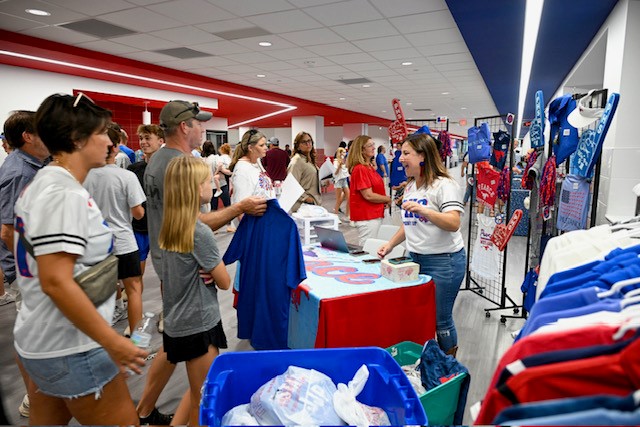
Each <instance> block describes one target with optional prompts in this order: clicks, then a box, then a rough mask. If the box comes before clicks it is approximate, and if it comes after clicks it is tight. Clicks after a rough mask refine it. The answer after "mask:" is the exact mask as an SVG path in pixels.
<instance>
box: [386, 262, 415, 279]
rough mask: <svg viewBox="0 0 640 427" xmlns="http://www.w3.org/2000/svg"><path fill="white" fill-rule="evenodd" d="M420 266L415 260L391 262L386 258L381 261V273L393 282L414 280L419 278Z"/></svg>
mask: <svg viewBox="0 0 640 427" xmlns="http://www.w3.org/2000/svg"><path fill="white" fill-rule="evenodd" d="M418 273H420V266H419V265H418V264H416V263H415V262H404V263H402V264H391V263H390V262H389V261H387V260H386V259H383V260H382V262H381V263H380V274H382V276H383V277H386V278H387V279H389V280H391V281H392V282H412V281H414V280H418Z"/></svg>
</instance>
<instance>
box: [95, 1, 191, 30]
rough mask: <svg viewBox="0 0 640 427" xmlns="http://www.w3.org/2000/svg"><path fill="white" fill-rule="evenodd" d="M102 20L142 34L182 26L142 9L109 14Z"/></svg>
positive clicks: (101, 17)
mask: <svg viewBox="0 0 640 427" xmlns="http://www.w3.org/2000/svg"><path fill="white" fill-rule="evenodd" d="M100 19H101V20H103V21H107V22H111V23H112V24H116V25H120V26H121V27H125V28H131V29H134V28H135V29H137V30H138V31H140V32H145V31H157V30H164V29H167V28H173V27H179V26H181V25H182V23H181V22H180V21H177V20H175V19H171V18H168V17H166V16H164V15H161V14H159V13H156V12H153V11H151V10H149V9H146V8H142V7H137V8H135V9H129V10H122V11H120V12H114V13H108V14H106V15H101V16H100Z"/></svg>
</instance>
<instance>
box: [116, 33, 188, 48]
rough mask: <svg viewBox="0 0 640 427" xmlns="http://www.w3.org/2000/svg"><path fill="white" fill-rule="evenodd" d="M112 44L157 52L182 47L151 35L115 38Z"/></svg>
mask: <svg viewBox="0 0 640 427" xmlns="http://www.w3.org/2000/svg"><path fill="white" fill-rule="evenodd" d="M110 40H111V41H112V42H116V43H121V44H125V45H127V46H131V47H135V48H137V49H140V50H156V49H170V48H174V47H180V45H178V44H176V43H173V42H170V41H168V40H165V39H161V38H160V37H154V36H150V35H149V34H135V35H132V36H123V37H115V38H113V39H110Z"/></svg>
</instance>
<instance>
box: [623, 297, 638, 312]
mask: <svg viewBox="0 0 640 427" xmlns="http://www.w3.org/2000/svg"><path fill="white" fill-rule="evenodd" d="M639 302H640V297H638V296H636V297H633V298H622V300H620V307H621V308H623V309H624V308H625V307H628V306H631V305H635V304H637V303H639Z"/></svg>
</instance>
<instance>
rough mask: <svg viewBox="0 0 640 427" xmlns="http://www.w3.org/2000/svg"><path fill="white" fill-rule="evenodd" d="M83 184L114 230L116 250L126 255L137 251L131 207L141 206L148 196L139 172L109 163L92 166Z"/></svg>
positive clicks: (119, 253) (117, 253)
mask: <svg viewBox="0 0 640 427" xmlns="http://www.w3.org/2000/svg"><path fill="white" fill-rule="evenodd" d="M82 186H83V187H84V188H86V189H87V191H88V192H89V194H91V197H93V200H95V202H96V203H97V204H98V207H99V208H100V211H101V212H102V216H104V219H105V220H106V221H107V224H109V227H110V228H111V230H113V236H114V238H115V241H114V250H113V253H114V254H116V255H124V254H129V253H131V252H135V251H137V250H138V244H137V243H136V238H135V236H134V235H133V228H132V227H131V218H132V215H131V208H133V207H135V206H138V205H141V204H142V203H143V202H144V201H145V200H146V197H145V195H144V191H142V186H141V185H140V182H138V178H137V177H136V175H135V174H134V173H133V172H131V171H128V170H126V169H121V168H119V167H118V166H116V165H113V164H112V165H106V166H104V167H101V168H96V169H91V170H90V171H89V174H88V175H87V178H86V179H85V180H84V182H83V183H82Z"/></svg>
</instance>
